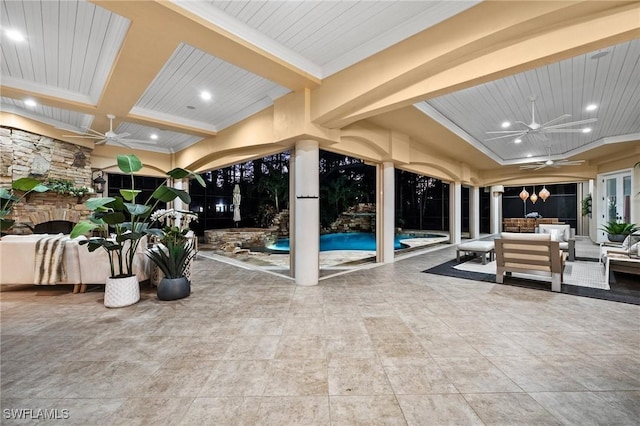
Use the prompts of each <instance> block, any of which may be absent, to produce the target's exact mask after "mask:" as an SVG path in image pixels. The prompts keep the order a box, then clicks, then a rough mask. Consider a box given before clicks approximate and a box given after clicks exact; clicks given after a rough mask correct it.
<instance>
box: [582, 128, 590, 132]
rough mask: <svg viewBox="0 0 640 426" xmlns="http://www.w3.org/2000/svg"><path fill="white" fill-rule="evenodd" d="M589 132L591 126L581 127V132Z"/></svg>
mask: <svg viewBox="0 0 640 426" xmlns="http://www.w3.org/2000/svg"><path fill="white" fill-rule="evenodd" d="M589 132H591V127H585V128H584V129H582V133H589Z"/></svg>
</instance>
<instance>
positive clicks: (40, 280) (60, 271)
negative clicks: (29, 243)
mask: <svg viewBox="0 0 640 426" xmlns="http://www.w3.org/2000/svg"><path fill="white" fill-rule="evenodd" d="M68 240H69V237H68V236H65V235H62V234H61V235H55V236H51V237H44V238H41V239H40V240H38V242H37V243H36V260H35V271H34V281H35V282H34V284H48V285H53V284H55V283H57V282H59V281H64V280H65V279H66V274H65V270H64V262H63V256H64V246H65V243H66V241H68Z"/></svg>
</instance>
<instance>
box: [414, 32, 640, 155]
mask: <svg viewBox="0 0 640 426" xmlns="http://www.w3.org/2000/svg"><path fill="white" fill-rule="evenodd" d="M605 52H606V54H605ZM594 55H595V57H594ZM602 55H604V56H602ZM531 96H535V97H536V102H535V107H536V122H537V123H540V124H542V123H545V122H547V121H550V120H553V119H555V118H556V117H559V116H561V115H563V114H571V117H569V118H567V119H565V120H561V121H558V122H557V123H553V124H559V123H565V122H570V121H577V120H584V119H589V118H594V117H595V118H597V121H596V122H594V123H588V124H584V125H577V126H571V127H566V129H582V128H586V127H588V128H591V129H592V130H591V132H589V133H546V134H544V136H541V135H540V134H533V135H526V136H522V137H521V140H522V142H520V143H515V142H514V140H515V138H504V139H496V140H487V139H489V138H492V137H496V136H500V135H499V134H487V132H490V131H501V130H516V129H524V128H525V127H524V126H523V125H521V124H517V123H515V122H516V121H517V120H519V121H522V122H524V123H527V124H530V123H531V116H532V115H531V103H530V102H529V98H530V97H531ZM589 104H596V105H597V107H598V108H597V109H596V110H594V111H586V110H585V108H586V107H587V105H589ZM416 106H417V107H418V108H419V109H422V110H423V111H425V112H426V113H427V114H429V115H432V116H433V117H440V118H441V122H442V123H443V124H445V125H446V126H448V127H450V128H451V129H452V130H455V129H456V128H457V129H461V130H462V131H463V132H464V133H466V134H467V136H468V139H467V140H468V141H469V142H470V143H472V144H473V145H475V146H477V147H478V148H480V149H482V150H483V151H484V152H486V153H488V154H490V155H492V157H493V158H494V159H496V160H497V161H499V162H500V163H502V164H513V163H521V162H523V161H532V160H533V159H541V158H544V157H547V156H548V155H549V150H550V151H551V155H552V158H553V159H560V158H566V157H568V156H571V155H576V154H579V153H580V152H582V150H583V149H584V148H585V147H589V146H593V145H594V144H595V143H598V142H600V141H603V140H604V139H605V138H614V137H617V138H618V139H621V140H624V139H628V140H636V139H638V138H639V137H640V40H638V39H636V40H632V41H630V42H627V43H623V44H620V45H616V46H612V47H609V48H607V49H602V50H601V51H599V52H590V53H588V54H585V55H581V56H577V57H575V58H571V59H567V60H564V61H561V62H558V63H555V64H551V65H549V66H545V67H541V68H537V69H534V70H531V71H527V72H524V73H520V74H516V75H513V76H510V77H506V78H503V79H500V80H496V81H492V82H490V83H486V84H482V85H479V86H475V87H472V88H469V89H466V90H461V91H459V92H456V93H452V94H449V95H444V96H441V97H438V98H435V99H431V100H429V101H427V102H424V103H420V104H417V105H416ZM442 117H445V118H444V119H442ZM505 121H509V122H511V126H510V127H509V128H507V129H503V128H501V124H502V123H503V122H505ZM529 156H531V158H528V157H529Z"/></svg>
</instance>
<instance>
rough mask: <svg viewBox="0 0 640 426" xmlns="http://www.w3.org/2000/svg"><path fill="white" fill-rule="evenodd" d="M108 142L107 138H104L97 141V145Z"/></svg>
mask: <svg viewBox="0 0 640 426" xmlns="http://www.w3.org/2000/svg"><path fill="white" fill-rule="evenodd" d="M106 143H107V139H104V138H103V139H102V140H99V141H96V145H104V144H106Z"/></svg>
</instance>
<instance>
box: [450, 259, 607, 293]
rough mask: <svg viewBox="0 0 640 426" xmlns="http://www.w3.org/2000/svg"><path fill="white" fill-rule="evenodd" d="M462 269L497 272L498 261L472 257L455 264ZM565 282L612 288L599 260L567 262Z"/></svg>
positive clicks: (541, 276)
mask: <svg viewBox="0 0 640 426" xmlns="http://www.w3.org/2000/svg"><path fill="white" fill-rule="evenodd" d="M454 268H455V269H458V270H460V271H469V272H478V273H481V274H491V275H495V274H496V262H495V261H493V262H488V263H487V264H486V265H483V264H482V262H481V260H480V259H472V260H470V261H468V262H464V263H460V264H459V265H455V266H454ZM513 275H514V276H515V277H520V278H531V279H537V280H542V281H546V282H551V278H550V277H548V276H546V275H544V274H515V273H514V274H513ZM564 283H565V284H572V285H578V286H582V287H591V288H600V289H603V290H610V287H609V283H608V282H607V280H605V279H604V266H603V265H602V264H601V263H598V262H585V261H575V262H571V263H567V264H566V266H565V268H564Z"/></svg>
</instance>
